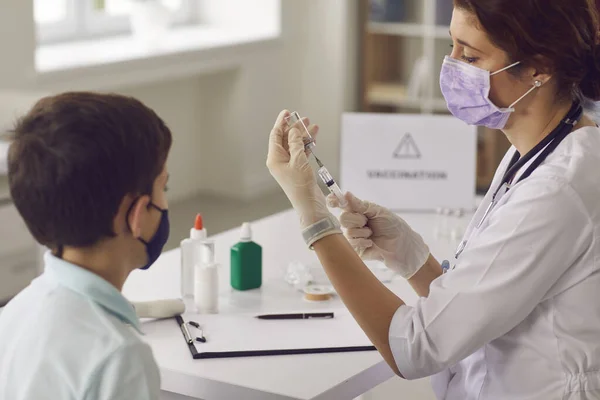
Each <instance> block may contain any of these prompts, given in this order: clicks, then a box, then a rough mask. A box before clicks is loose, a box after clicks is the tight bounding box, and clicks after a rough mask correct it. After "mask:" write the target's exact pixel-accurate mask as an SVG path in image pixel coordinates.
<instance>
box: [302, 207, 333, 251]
mask: <svg viewBox="0 0 600 400" xmlns="http://www.w3.org/2000/svg"><path fill="white" fill-rule="evenodd" d="M335 234H342V229H341V226H340V223H339V221H338V220H337V218H335V217H334V216H333V215H332V214H329V215H326V216H324V217H323V218H321V219H319V220H318V221H316V222H314V223H312V224H309V225H306V226H303V228H302V237H303V239H304V241H305V242H306V245H307V246H308V247H309V248H310V249H311V250H312V249H313V244H314V243H316V242H317V241H319V240H321V239H323V238H325V237H327V236H330V235H335Z"/></svg>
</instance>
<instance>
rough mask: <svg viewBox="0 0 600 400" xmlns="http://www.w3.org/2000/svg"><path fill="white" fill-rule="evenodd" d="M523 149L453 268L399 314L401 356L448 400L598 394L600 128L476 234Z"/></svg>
mask: <svg viewBox="0 0 600 400" xmlns="http://www.w3.org/2000/svg"><path fill="white" fill-rule="evenodd" d="M514 151H515V150H514V148H512V149H510V150H509V151H508V152H507V155H506V156H505V157H504V160H503V161H502V163H501V165H500V167H499V168H498V171H497V172H496V176H495V178H494V181H493V184H492V187H491V189H490V192H488V194H487V195H486V197H485V199H484V201H483V203H482V204H481V206H480V208H479V209H478V210H477V212H476V214H475V216H474V218H473V221H472V222H471V224H470V226H469V228H468V229H467V232H466V235H465V238H468V239H469V240H468V244H467V245H466V248H465V249H464V251H463V253H462V254H461V255H460V257H459V259H458V261H454V262H453V263H455V268H454V269H452V270H450V271H449V272H448V273H446V274H444V275H443V276H441V277H440V278H438V279H436V280H435V281H434V282H432V284H431V290H430V294H429V297H428V298H421V299H419V301H418V302H417V304H416V305H415V306H414V307H408V306H402V307H400V308H399V309H398V311H397V312H396V314H395V315H394V318H393V321H392V324H391V327H390V345H391V348H392V351H393V353H394V357H395V360H396V362H397V365H398V368H399V370H400V372H401V373H402V375H403V376H404V377H406V378H408V379H414V378H419V377H424V376H430V375H434V374H436V375H435V376H433V377H432V384H433V387H434V391H435V392H436V395H437V397H438V398H439V399H446V400H473V399H485V400H488V399H502V400H504V399H511V400H521V399H523V400H525V399H527V400H538V399H539V400H551V399H568V400H575V399H600V129H598V128H592V127H587V128H582V129H579V130H576V131H574V132H572V133H571V134H570V135H569V136H568V137H567V138H566V139H565V140H564V141H563V142H562V143H561V144H560V145H559V146H558V147H557V149H556V150H555V151H554V152H553V153H552V154H550V155H549V156H548V158H547V159H546V160H545V161H544V162H543V163H542V165H540V166H539V167H538V168H537V169H536V170H535V171H534V172H533V173H532V174H531V176H530V177H528V178H526V179H524V180H523V181H521V182H519V183H517V184H516V185H514V186H513V187H512V188H511V189H510V190H509V191H508V192H507V193H506V194H505V195H504V196H502V198H501V199H500V201H499V202H498V204H497V205H496V206H495V207H494V208H493V209H492V211H491V212H490V213H489V214H488V216H487V218H486V219H485V220H484V222H483V224H482V225H481V227H480V228H477V227H476V225H477V224H478V223H479V221H480V220H481V218H482V216H483V214H484V212H485V209H486V208H487V207H488V205H489V203H490V201H491V195H492V193H493V192H494V191H495V189H496V187H497V186H498V185H499V183H500V180H501V178H502V175H503V174H504V172H505V170H506V165H507V164H508V162H509V160H510V158H511V157H512V155H513V153H514ZM525 169H526V167H524V168H522V170H521V172H522V171H524V170H525ZM453 263H452V262H451V264H453Z"/></svg>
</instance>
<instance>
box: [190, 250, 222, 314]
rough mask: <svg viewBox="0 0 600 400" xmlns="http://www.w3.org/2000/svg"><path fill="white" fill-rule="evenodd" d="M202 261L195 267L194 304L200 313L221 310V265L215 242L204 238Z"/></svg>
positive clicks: (211, 312)
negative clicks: (218, 260) (216, 261)
mask: <svg viewBox="0 0 600 400" xmlns="http://www.w3.org/2000/svg"><path fill="white" fill-rule="evenodd" d="M202 246H203V251H202V257H201V261H200V262H199V263H198V264H196V265H195V267H194V304H195V305H196V311H197V312H198V313H200V314H216V313H218V312H219V265H218V264H217V263H215V259H214V257H215V256H214V255H215V248H214V242H213V241H210V240H204V241H203V242H202Z"/></svg>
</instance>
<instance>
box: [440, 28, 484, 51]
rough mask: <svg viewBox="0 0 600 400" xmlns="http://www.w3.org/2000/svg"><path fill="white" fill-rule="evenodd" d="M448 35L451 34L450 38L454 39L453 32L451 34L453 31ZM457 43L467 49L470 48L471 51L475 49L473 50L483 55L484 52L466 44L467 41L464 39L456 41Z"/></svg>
mask: <svg viewBox="0 0 600 400" xmlns="http://www.w3.org/2000/svg"><path fill="white" fill-rule="evenodd" d="M448 33H449V34H450V37H452V32H451V31H448ZM456 42H457V43H458V44H460V45H461V46H465V47H468V48H470V49H473V50H475V51H478V52H480V53H483V51H481V50H479V49H478V48H477V47H473V46H471V45H470V44H469V43H467V42H465V41H464V40H462V39H456Z"/></svg>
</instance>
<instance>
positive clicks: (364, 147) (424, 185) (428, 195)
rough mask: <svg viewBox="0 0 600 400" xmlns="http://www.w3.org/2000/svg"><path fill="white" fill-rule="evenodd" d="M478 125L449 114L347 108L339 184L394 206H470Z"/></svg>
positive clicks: (422, 207)
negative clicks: (375, 112) (408, 113)
mask: <svg viewBox="0 0 600 400" xmlns="http://www.w3.org/2000/svg"><path fill="white" fill-rule="evenodd" d="M476 151H477V128H476V127H474V126H468V125H466V124H465V123H464V122H462V121H460V120H458V119H456V118H454V117H452V116H439V115H422V114H420V115H404V114H370V113H348V114H344V116H343V118H342V149H341V175H340V178H341V179H340V184H341V187H342V190H344V191H350V192H352V193H354V194H355V195H356V196H358V197H359V198H362V199H364V200H369V201H372V202H374V203H377V204H380V205H382V206H385V207H387V208H390V209H392V210H422V211H427V210H434V209H436V208H438V207H445V208H453V209H457V208H464V209H469V210H470V209H472V208H473V207H474V201H475V179H476V175H475V164H476Z"/></svg>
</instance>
